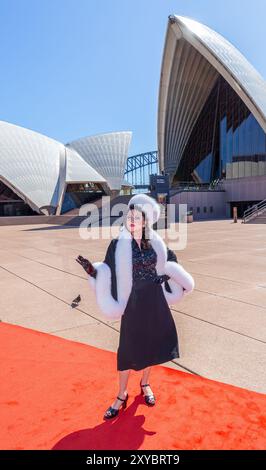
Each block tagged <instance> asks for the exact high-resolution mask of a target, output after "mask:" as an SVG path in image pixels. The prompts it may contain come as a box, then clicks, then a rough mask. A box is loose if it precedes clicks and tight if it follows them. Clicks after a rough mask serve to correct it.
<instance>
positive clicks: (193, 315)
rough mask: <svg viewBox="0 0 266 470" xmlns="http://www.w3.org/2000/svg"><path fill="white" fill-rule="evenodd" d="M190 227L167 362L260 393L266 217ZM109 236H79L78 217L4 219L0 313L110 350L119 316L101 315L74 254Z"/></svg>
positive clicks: (97, 248)
mask: <svg viewBox="0 0 266 470" xmlns="http://www.w3.org/2000/svg"><path fill="white" fill-rule="evenodd" d="M177 225H178V224H177ZM187 227H188V244H187V247H186V248H185V249H184V250H180V251H176V255H177V258H178V260H179V263H180V264H182V265H183V266H184V268H185V269H186V270H187V271H189V272H190V273H191V274H192V276H193V277H194V279H195V289H194V291H193V293H192V294H191V295H188V296H186V297H185V298H184V299H183V300H182V302H180V303H178V304H175V305H174V306H173V307H172V309H171V311H172V314H173V317H174V319H175V322H176V327H177V331H178V336H179V343H180V355H181V357H180V358H179V359H176V360H174V361H170V362H167V363H165V364H164V365H165V366H166V367H174V368H176V369H180V370H183V371H187V372H188V373H195V374H199V375H202V376H204V377H207V378H210V379H213V380H218V381H221V382H225V383H229V384H232V385H236V386H239V387H243V388H247V389H250V390H254V391H257V392H260V393H266V244H265V241H266V232H265V225H264V224H262V225H259V224H241V223H240V221H238V223H233V221H232V220H231V219H224V220H214V221H201V222H193V223H191V224H188V225H187ZM116 233H118V230H116ZM109 241H110V240H109V239H104V240H103V239H94V240H83V239H82V238H81V237H80V234H79V229H78V227H67V228H66V227H62V226H53V225H48V224H44V225H39V224H38V225H37V224H36V225H19V226H2V227H0V272H1V276H0V289H1V297H0V307H1V309H0V319H1V320H2V321H4V322H8V323H12V324H17V325H21V326H24V327H27V328H33V329H36V330H39V331H43V332H47V333H50V334H54V335H57V336H61V337H64V338H68V339H70V340H74V341H78V342H82V343H88V344H90V345H93V346H96V347H99V348H104V349H107V350H110V351H114V352H116V350H117V346H118V340H119V329H120V321H108V320H106V319H105V317H103V315H102V314H101V312H100V310H99V308H98V306H97V304H96V301H95V298H94V294H93V292H92V291H91V289H90V286H89V285H88V280H87V276H86V273H85V272H84V271H83V270H82V268H81V267H80V266H79V265H78V263H77V262H76V261H75V258H76V256H77V255H78V254H81V255H83V256H84V257H87V258H89V259H90V260H91V261H102V260H103V259H104V255H105V252H106V248H107V246H108V244H109ZM166 243H168V242H167V241H166ZM78 294H80V295H81V299H82V300H81V302H80V304H79V306H78V307H76V308H72V307H71V302H72V300H73V299H74V298H75V297H77V295H78Z"/></svg>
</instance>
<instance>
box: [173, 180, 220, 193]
mask: <svg viewBox="0 0 266 470" xmlns="http://www.w3.org/2000/svg"><path fill="white" fill-rule="evenodd" d="M170 189H171V190H182V191H199V190H201V189H205V190H207V191H220V190H221V189H222V180H220V179H219V178H217V179H216V180H213V181H211V183H196V182H195V181H178V182H177V183H173V184H172V186H171V188H170Z"/></svg>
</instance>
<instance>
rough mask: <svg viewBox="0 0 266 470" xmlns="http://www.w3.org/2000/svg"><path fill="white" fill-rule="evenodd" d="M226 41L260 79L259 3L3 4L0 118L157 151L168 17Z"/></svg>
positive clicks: (263, 67)
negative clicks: (113, 134) (108, 136)
mask: <svg viewBox="0 0 266 470" xmlns="http://www.w3.org/2000/svg"><path fill="white" fill-rule="evenodd" d="M172 13H175V14H179V15H184V16H190V17H192V18H194V19H196V20H198V21H201V22H203V23H205V24H207V25H208V26H209V27H211V28H213V29H215V30H216V31H218V32H219V33H220V34H222V35H223V36H225V37H226V38H227V39H228V40H229V41H230V42H232V43H233V44H234V45H235V46H236V47H238V48H239V49H240V51H241V52H242V53H243V54H244V55H245V56H246V57H247V59H248V60H249V61H250V62H251V63H252V64H253V65H254V66H255V68H257V70H258V71H259V72H260V73H261V74H262V76H263V77H264V78H266V55H265V50H264V46H265V17H266V2H265V0H253V1H252V2H251V1H250V0H248V1H247V0H223V1H222V0H221V1H220V2H216V1H214V0H212V1H209V0H186V1H178V0H0V21H1V27H0V58H1V74H0V120H4V121H9V122H11V123H14V124H18V125H21V126H23V127H27V128H30V129H33V130H35V131H38V132H41V133H43V134H46V135H48V136H50V137H52V138H55V139H57V140H59V141H61V142H64V143H66V142H69V141H71V140H74V139H75V138H79V137H83V136H86V135H93V134H99V133H101V132H110V131H116V130H132V131H133V140H132V143H131V147H130V152H129V153H130V155H134V154H136V153H141V152H145V151H149V150H154V149H156V148H157V136H156V126H157V105H158V88H159V77H160V67H161V59H162V52H163V45H164V39H165V32H166V26H167V17H168V15H169V14H172Z"/></svg>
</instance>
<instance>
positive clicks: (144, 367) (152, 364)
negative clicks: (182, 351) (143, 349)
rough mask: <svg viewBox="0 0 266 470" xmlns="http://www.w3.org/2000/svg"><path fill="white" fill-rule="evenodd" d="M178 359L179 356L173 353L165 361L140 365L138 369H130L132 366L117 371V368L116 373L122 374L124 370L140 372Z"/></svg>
mask: <svg viewBox="0 0 266 470" xmlns="http://www.w3.org/2000/svg"><path fill="white" fill-rule="evenodd" d="M178 358H180V355H179V354H178V353H174V354H172V355H171V357H170V358H169V357H168V358H167V359H160V360H157V361H152V362H148V363H146V364H144V365H142V366H141V367H140V366H138V367H136V366H135V367H132V366H129V367H124V368H123V369H118V367H117V371H118V372H123V371H124V370H129V369H131V370H137V371H138V370H142V369H146V367H150V366H156V365H159V364H164V363H165V362H169V361H172V360H173V359H178Z"/></svg>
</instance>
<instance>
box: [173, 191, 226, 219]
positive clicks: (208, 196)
mask: <svg viewBox="0 0 266 470" xmlns="http://www.w3.org/2000/svg"><path fill="white" fill-rule="evenodd" d="M225 197H226V196H225V192H224V191H202V190H201V191H183V192H182V193H177V194H175V195H174V196H172V197H170V203H172V204H175V205H176V211H175V217H176V221H178V217H179V207H178V206H179V204H187V210H190V209H191V207H192V208H193V220H207V219H222V218H227V217H228V215H227V213H226V200H225ZM211 206H212V207H213V211H212V212H211V211H210V207H211ZM204 207H206V212H204ZM197 208H199V212H197Z"/></svg>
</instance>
